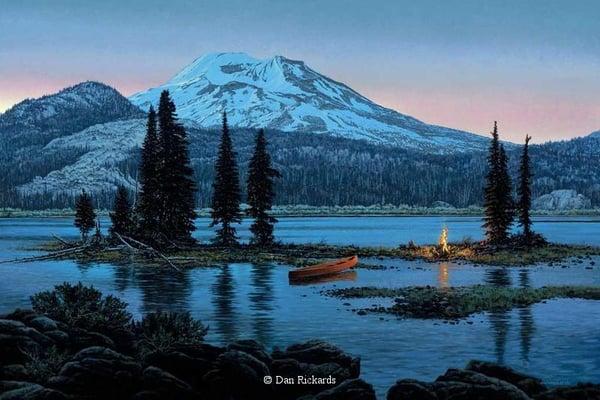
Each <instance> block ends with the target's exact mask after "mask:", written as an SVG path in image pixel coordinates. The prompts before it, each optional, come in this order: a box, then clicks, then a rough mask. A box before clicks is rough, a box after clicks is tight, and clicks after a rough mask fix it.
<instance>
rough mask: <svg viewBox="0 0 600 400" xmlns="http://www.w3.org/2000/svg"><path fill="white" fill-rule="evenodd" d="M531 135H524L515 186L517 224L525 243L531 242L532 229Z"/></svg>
mask: <svg viewBox="0 0 600 400" xmlns="http://www.w3.org/2000/svg"><path fill="white" fill-rule="evenodd" d="M530 140H531V137H530V136H529V135H526V136H525V145H524V146H523V152H522V153H521V164H520V166H519V187H518V188H517V194H518V195H519V201H518V203H517V210H518V214H519V215H518V216H519V225H521V227H522V228H523V237H524V239H525V241H526V242H527V243H529V242H531V239H532V236H533V231H532V230H531V215H530V214H531V178H532V177H533V174H532V173H531V168H530V160H529V141H530Z"/></svg>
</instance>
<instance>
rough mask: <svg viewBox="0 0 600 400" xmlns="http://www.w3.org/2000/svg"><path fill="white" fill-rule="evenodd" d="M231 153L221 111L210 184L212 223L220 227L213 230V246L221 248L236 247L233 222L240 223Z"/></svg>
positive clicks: (237, 192) (224, 116)
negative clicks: (220, 128)
mask: <svg viewBox="0 0 600 400" xmlns="http://www.w3.org/2000/svg"><path fill="white" fill-rule="evenodd" d="M235 156H236V154H235V152H234V151H233V145H232V143H231V137H230V136H229V127H228V126H227V114H226V113H225V112H223V128H222V134H221V143H220V145H219V153H218V156H217V161H216V163H215V181H214V182H213V197H212V212H211V216H212V223H211V225H210V226H216V225H221V227H220V228H218V229H217V235H216V237H215V240H214V241H215V243H217V244H220V245H222V246H232V245H235V244H237V237H236V229H235V228H234V227H233V226H231V225H232V224H233V223H239V222H241V212H240V197H241V196H240V182H239V176H238V168H237V163H236V160H235Z"/></svg>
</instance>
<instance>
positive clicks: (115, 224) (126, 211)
mask: <svg viewBox="0 0 600 400" xmlns="http://www.w3.org/2000/svg"><path fill="white" fill-rule="evenodd" d="M110 220H111V222H112V226H111V227H110V230H109V231H110V234H111V235H114V234H115V233H118V234H119V235H129V234H130V233H131V230H132V219H131V204H130V203H129V195H128V193H127V189H125V186H123V185H121V186H119V188H118V189H117V194H116V196H115V203H114V207H113V211H112V212H111V213H110Z"/></svg>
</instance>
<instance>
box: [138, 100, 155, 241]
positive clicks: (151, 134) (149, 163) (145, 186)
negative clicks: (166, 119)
mask: <svg viewBox="0 0 600 400" xmlns="http://www.w3.org/2000/svg"><path fill="white" fill-rule="evenodd" d="M159 165H160V159H159V143H158V136H157V132H156V112H155V111H154V108H153V107H152V106H150V110H149V111H148V123H147V126H146V137H145V138H144V143H143V145H142V156H141V162H140V194H139V200H138V204H137V205H136V214H137V218H138V227H137V228H138V234H139V235H140V236H141V237H147V238H152V237H156V236H157V233H158V227H159V215H160V210H161V205H160V196H159V194H160V192H159V190H160V182H159V176H158V173H159Z"/></svg>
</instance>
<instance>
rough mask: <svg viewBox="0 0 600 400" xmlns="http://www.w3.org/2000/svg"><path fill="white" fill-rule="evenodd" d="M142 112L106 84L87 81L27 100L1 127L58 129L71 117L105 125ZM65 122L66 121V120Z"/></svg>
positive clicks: (6, 115) (8, 114)
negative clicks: (52, 127)
mask: <svg viewBox="0 0 600 400" xmlns="http://www.w3.org/2000/svg"><path fill="white" fill-rule="evenodd" d="M142 115H143V113H142V111H141V110H139V109H138V108H137V107H135V106H134V105H133V104H131V103H130V102H129V101H128V100H127V99H126V98H125V97H124V96H123V95H121V94H120V93H119V92H118V91H117V90H116V89H114V88H112V87H111V86H108V85H106V84H104V83H100V82H95V81H85V82H81V83H78V84H75V85H73V86H69V87H67V88H65V89H62V90H61V91H59V92H57V93H53V94H49V95H45V96H42V97H39V98H37V99H26V100H23V101H22V102H20V103H18V104H15V105H14V106H13V107H11V108H10V109H8V110H7V111H6V112H5V113H4V114H2V115H0V127H1V126H10V125H13V124H15V125H19V126H28V127H30V128H31V127H40V126H44V127H47V126H59V125H60V124H61V120H69V118H72V119H73V120H74V121H76V123H74V126H75V125H76V126H77V127H79V125H78V123H80V122H81V123H82V124H83V123H84V122H85V121H88V117H89V120H90V121H99V122H106V121H111V120H114V119H120V118H138V117H140V116H142ZM63 122H64V121H63Z"/></svg>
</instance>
